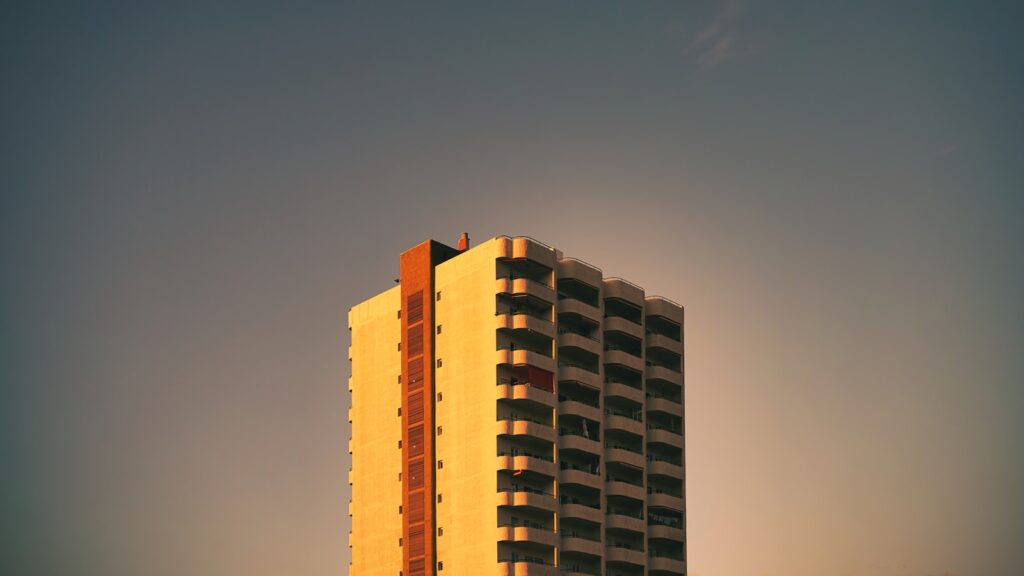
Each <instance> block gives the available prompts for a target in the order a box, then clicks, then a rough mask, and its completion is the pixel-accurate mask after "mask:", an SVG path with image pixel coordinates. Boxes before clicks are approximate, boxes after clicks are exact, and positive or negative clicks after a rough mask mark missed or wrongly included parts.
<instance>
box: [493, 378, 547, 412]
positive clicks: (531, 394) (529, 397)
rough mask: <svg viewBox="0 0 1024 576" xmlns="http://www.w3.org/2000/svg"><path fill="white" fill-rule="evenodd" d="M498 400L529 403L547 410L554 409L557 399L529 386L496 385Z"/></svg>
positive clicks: (545, 391)
mask: <svg viewBox="0 0 1024 576" xmlns="http://www.w3.org/2000/svg"><path fill="white" fill-rule="evenodd" d="M497 399H498V400H520V401H524V402H531V403H533V404H537V405H540V406H544V407H547V408H554V407H555V405H556V404H557V400H558V397H557V396H555V395H554V394H552V393H551V392H548V391H547V390H544V389H542V388H537V387H535V386H530V385H529V384H504V383H503V384H498V392H497Z"/></svg>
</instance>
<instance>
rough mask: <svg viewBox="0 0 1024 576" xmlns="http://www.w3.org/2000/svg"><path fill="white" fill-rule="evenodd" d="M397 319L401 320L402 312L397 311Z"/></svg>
mask: <svg viewBox="0 0 1024 576" xmlns="http://www.w3.org/2000/svg"><path fill="white" fill-rule="evenodd" d="M398 318H399V319H401V318H402V311H401V310H399V311H398Z"/></svg>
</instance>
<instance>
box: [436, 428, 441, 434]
mask: <svg viewBox="0 0 1024 576" xmlns="http://www.w3.org/2000/svg"><path fill="white" fill-rule="evenodd" d="M437 435H438V436H440V435H441V427H440V426H438V427H437Z"/></svg>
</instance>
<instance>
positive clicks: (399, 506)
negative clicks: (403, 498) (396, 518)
mask: <svg viewBox="0 0 1024 576" xmlns="http://www.w3.org/2000/svg"><path fill="white" fill-rule="evenodd" d="M398 513H399V514H401V513H402V505H401V504H399V505H398Z"/></svg>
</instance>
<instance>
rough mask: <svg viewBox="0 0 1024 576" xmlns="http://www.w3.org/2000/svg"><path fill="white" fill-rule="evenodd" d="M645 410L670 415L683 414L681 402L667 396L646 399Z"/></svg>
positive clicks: (680, 415)
mask: <svg viewBox="0 0 1024 576" xmlns="http://www.w3.org/2000/svg"><path fill="white" fill-rule="evenodd" d="M647 411H648V412H664V413H665V414H670V415H672V416H679V417H680V418H682V416H683V404H682V403H681V402H676V401H675V400H669V399H668V398H655V397H651V398H648V399H647Z"/></svg>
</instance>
